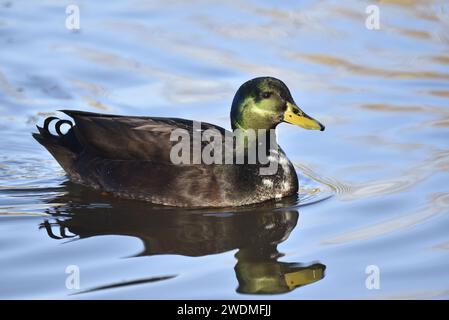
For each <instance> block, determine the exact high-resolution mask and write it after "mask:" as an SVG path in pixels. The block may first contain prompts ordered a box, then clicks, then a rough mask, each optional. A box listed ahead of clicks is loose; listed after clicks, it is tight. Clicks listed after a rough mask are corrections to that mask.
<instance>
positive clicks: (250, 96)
mask: <svg viewBox="0 0 449 320" xmlns="http://www.w3.org/2000/svg"><path fill="white" fill-rule="evenodd" d="M281 122H287V123H291V124H295V125H298V126H300V127H303V128H305V129H315V130H321V131H323V130H324V126H323V125H322V124H321V123H319V122H318V121H317V120H315V119H313V118H311V117H309V116H308V115H307V114H305V113H304V112H303V111H302V110H301V109H300V108H299V107H298V106H297V105H296V103H295V102H294V100H293V98H292V95H291V94H290V90H289V89H288V88H287V86H286V85H285V84H284V83H283V82H282V81H281V80H279V79H276V78H272V77H260V78H255V79H252V80H249V81H247V82H245V83H244V84H242V86H241V87H240V88H239V89H238V90H237V92H236V94H235V96H234V100H233V101H232V108H231V125H232V129H233V130H235V129H244V130H245V129H254V130H257V129H267V130H268V129H274V128H276V126H277V125H278V124H279V123H281Z"/></svg>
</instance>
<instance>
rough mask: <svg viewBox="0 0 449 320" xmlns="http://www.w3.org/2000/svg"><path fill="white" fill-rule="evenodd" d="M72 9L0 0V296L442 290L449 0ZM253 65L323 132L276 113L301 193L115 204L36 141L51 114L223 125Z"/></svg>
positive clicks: (446, 242) (447, 203) (447, 204)
mask: <svg viewBox="0 0 449 320" xmlns="http://www.w3.org/2000/svg"><path fill="white" fill-rule="evenodd" d="M73 2H76V3H77V4H78V5H79V8H80V14H81V16H80V26H81V29H80V30H79V31H76V32H73V31H69V30H67V29H66V28H65V19H66V13H65V8H66V5H68V4H69V2H67V3H65V2H64V1H62V2H61V1H49V0H45V1H39V4H38V3H37V2H36V3H33V4H30V3H29V1H7V0H0V48H1V50H0V133H1V137H2V139H1V140H0V150H1V152H0V230H1V231H0V270H1V273H0V298H75V299H77V298H161V299H162V298H209V299H211V298H212V299H214V298H242V299H248V298H249V299H251V298H261V297H262V298H263V297H268V298H275V299H309V298H440V299H441V298H442V299H447V298H448V297H449V251H448V250H449V234H448V232H447V230H448V228H449V216H448V213H449V183H448V181H449V33H448V32H447V30H449V5H448V4H447V2H446V1H431V0H428V1H418V0H388V1H387V0H383V1H344V2H343V1H330V0H329V1H302V2H297V1H282V2H276V4H274V2H272V3H270V2H268V1H226V2H224V1H223V2H218V1H214V2H213V4H210V3H209V2H206V1H201V0H197V1H189V3H188V4H187V3H184V2H183V1H160V2H157V1H129V2H123V1H108V2H107V3H104V4H100V3H93V2H92V1H72V2H70V3H73ZM369 4H376V5H377V6H378V7H379V9H380V29H379V30H368V29H367V28H366V27H365V19H366V17H367V14H366V13H365V9H366V6H367V5H369ZM261 75H271V76H275V77H277V78H280V79H282V80H283V81H285V82H286V83H287V85H288V86H289V88H290V89H291V91H292V93H293V96H294V98H295V100H296V102H297V103H298V104H300V105H301V106H302V107H303V109H304V110H305V111H306V112H307V113H309V114H310V115H312V116H314V117H315V118H317V119H319V120H320V121H321V122H323V123H324V124H325V125H326V131H325V132H324V133H319V132H306V131H304V130H301V129H299V128H296V127H288V126H287V125H282V126H280V128H279V131H280V133H279V143H280V144H281V145H282V147H283V149H284V150H285V152H286V153H287V155H288V156H289V157H290V159H292V161H294V163H295V164H296V166H297V169H298V173H299V175H300V179H301V190H300V194H299V196H298V198H296V197H294V199H284V200H282V201H280V202H278V203H276V204H272V205H264V206H252V207H248V208H236V209H234V210H229V209H227V210H176V209H169V208H164V207H156V206H152V205H149V204H147V203H141V202H134V201H123V200H118V199H115V198H112V197H110V196H104V195H102V194H99V193H96V192H93V191H91V190H90V189H85V188H83V187H80V186H77V185H74V184H72V183H70V182H68V181H67V178H66V176H65V175H64V172H63V171H62V169H61V168H60V167H59V166H58V164H57V163H56V162H55V161H54V160H53V159H52V157H51V156H50V155H49V154H48V153H47V152H46V151H45V150H44V149H43V148H42V147H41V146H40V145H38V144H37V143H36V142H35V141H34V140H33V139H32V137H31V135H30V133H31V132H33V131H34V130H35V129H34V125H35V124H37V123H42V121H43V119H44V117H46V116H48V115H53V114H56V113H55V110H58V109H63V108H70V109H81V110H89V111H97V112H107V113H119V114H129V115H153V116H175V117H183V118H190V119H197V120H201V121H207V122H212V123H216V124H219V125H221V126H223V127H226V128H229V127H230V125H229V119H228V115H229V109H230V104H231V101H232V97H233V94H234V92H235V90H236V89H237V88H238V87H239V85H240V84H241V83H243V82H244V81H246V80H248V79H250V78H252V77H255V76H261ZM71 265H75V266H78V267H79V270H80V288H79V289H75V290H69V289H67V288H66V279H67V277H68V276H69V275H68V274H67V273H66V268H67V267H68V266H71ZM371 265H374V266H377V267H378V268H379V271H380V278H379V279H380V288H379V289H377V290H376V289H374V290H369V289H367V286H366V279H367V277H368V276H369V275H368V274H366V272H365V271H366V269H367V267H368V266H371ZM258 294H265V295H263V296H260V295H258Z"/></svg>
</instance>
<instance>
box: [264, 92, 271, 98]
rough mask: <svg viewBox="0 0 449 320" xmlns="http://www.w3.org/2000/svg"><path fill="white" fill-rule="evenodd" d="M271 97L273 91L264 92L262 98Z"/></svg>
mask: <svg viewBox="0 0 449 320" xmlns="http://www.w3.org/2000/svg"><path fill="white" fill-rule="evenodd" d="M269 97H271V92H262V98H264V99H268V98H269Z"/></svg>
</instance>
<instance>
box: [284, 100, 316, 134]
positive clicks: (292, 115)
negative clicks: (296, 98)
mask: <svg viewBox="0 0 449 320" xmlns="http://www.w3.org/2000/svg"><path fill="white" fill-rule="evenodd" d="M283 120H284V121H285V122H288V123H291V124H295V125H297V126H300V127H302V128H304V129H309V130H320V131H323V130H324V126H323V125H322V124H321V123H319V122H318V121H317V120H315V119H313V118H311V117H309V116H308V115H307V114H305V113H304V111H302V110H301V109H299V107H298V106H297V105H295V104H293V103H290V102H287V110H285V112H284V118H283Z"/></svg>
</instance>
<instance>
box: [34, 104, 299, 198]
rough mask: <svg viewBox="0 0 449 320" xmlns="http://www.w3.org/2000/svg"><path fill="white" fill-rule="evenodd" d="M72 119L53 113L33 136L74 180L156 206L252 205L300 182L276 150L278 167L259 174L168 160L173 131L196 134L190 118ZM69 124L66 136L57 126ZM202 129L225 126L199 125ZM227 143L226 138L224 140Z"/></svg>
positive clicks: (77, 114)
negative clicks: (51, 128) (53, 124)
mask: <svg viewBox="0 0 449 320" xmlns="http://www.w3.org/2000/svg"><path fill="white" fill-rule="evenodd" d="M64 112H65V113H66V114H67V115H69V116H71V117H72V118H73V119H74V124H73V123H71V122H70V121H68V120H59V121H58V122H57V123H56V132H57V133H58V135H53V134H51V133H50V131H49V130H48V127H49V124H50V122H51V121H53V120H58V119H57V118H48V119H46V121H45V125H44V127H43V128H40V127H38V129H39V134H33V136H34V137H35V138H36V140H37V141H39V142H40V143H41V144H42V145H43V146H44V147H45V148H47V150H48V151H49V152H50V153H51V154H52V155H53V157H54V158H55V159H56V160H57V161H58V163H59V164H60V165H61V166H62V168H63V169H64V170H65V171H66V172H67V174H68V176H69V177H70V179H71V180H72V181H74V182H77V183H81V184H83V185H87V186H90V187H93V188H95V189H99V190H102V191H106V192H110V193H113V194H114V195H117V196H119V197H123V198H129V199H140V200H146V201H150V202H152V203H155V204H161V205H169V206H181V207H227V206H241V205H247V204H254V203H259V202H263V201H268V200H272V199H276V198H282V197H285V196H290V195H293V194H295V193H296V192H297V190H298V181H297V176H296V173H295V170H294V168H293V165H292V164H291V162H290V161H289V160H288V159H287V157H286V156H285V154H284V153H283V151H282V150H281V149H279V168H278V170H277V172H276V174H274V175H270V176H261V175H260V174H259V168H260V166H259V165H235V164H212V165H207V164H181V165H175V164H173V163H172V162H171V160H170V150H171V148H172V147H173V145H174V144H175V143H176V142H173V141H170V134H171V133H172V131H173V130H175V129H178V128H181V129H185V130H187V131H188V132H190V133H191V134H192V133H193V129H192V124H193V122H192V121H189V120H184V119H173V118H150V117H126V116H116V115H104V114H97V113H88V112H81V111H64ZM64 123H67V124H70V125H71V129H70V130H69V131H68V132H67V133H66V134H62V133H61V131H60V126H61V125H62V124H64ZM201 125H202V127H201V128H202V129H203V130H205V129H216V130H218V131H219V132H220V134H222V135H223V137H224V134H225V132H226V130H225V129H223V128H220V127H218V126H214V125H211V124H207V123H202V124H201ZM223 141H224V138H223Z"/></svg>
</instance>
